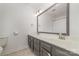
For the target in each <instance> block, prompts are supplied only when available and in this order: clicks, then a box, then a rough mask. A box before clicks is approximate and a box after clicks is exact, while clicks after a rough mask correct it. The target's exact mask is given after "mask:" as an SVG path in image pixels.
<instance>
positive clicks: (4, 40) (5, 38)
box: [0, 36, 8, 47]
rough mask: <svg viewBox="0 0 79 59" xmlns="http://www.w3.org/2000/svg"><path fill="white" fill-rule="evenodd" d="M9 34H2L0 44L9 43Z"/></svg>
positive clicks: (2, 45)
mask: <svg viewBox="0 0 79 59" xmlns="http://www.w3.org/2000/svg"><path fill="white" fill-rule="evenodd" d="M7 40H8V36H0V46H1V47H4V46H5V45H6V44H7Z"/></svg>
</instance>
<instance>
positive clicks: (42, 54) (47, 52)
mask: <svg viewBox="0 0 79 59" xmlns="http://www.w3.org/2000/svg"><path fill="white" fill-rule="evenodd" d="M41 56H51V53H50V52H49V51H47V50H46V49H45V48H41Z"/></svg>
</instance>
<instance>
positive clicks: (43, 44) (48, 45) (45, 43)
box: [40, 41, 51, 51]
mask: <svg viewBox="0 0 79 59" xmlns="http://www.w3.org/2000/svg"><path fill="white" fill-rule="evenodd" d="M40 44H41V47H43V48H45V49H46V50H48V51H51V44H49V43H47V42H44V41H41V43H40Z"/></svg>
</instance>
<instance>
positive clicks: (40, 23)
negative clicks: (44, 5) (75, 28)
mask: <svg viewBox="0 0 79 59" xmlns="http://www.w3.org/2000/svg"><path fill="white" fill-rule="evenodd" d="M37 32H38V33H50V34H59V33H62V34H63V35H69V4H68V3H55V4H53V5H52V6H50V7H49V8H48V9H46V10H45V11H43V12H42V13H40V14H39V15H38V16H37Z"/></svg>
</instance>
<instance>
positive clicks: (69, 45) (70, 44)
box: [29, 34, 79, 54]
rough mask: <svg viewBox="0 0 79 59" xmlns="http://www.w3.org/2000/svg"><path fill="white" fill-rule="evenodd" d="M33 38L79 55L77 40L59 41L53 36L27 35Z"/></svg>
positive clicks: (78, 41)
mask: <svg viewBox="0 0 79 59" xmlns="http://www.w3.org/2000/svg"><path fill="white" fill-rule="evenodd" d="M29 35H31V36H33V37H36V38H37V39H40V40H43V41H45V42H48V43H50V44H54V45H56V46H58V47H61V48H64V49H66V50H68V51H71V52H73V53H77V54H79V39H76V40H74V39H67V38H66V39H65V40H62V39H59V38H58V37H57V36H53V35H37V34H29Z"/></svg>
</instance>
